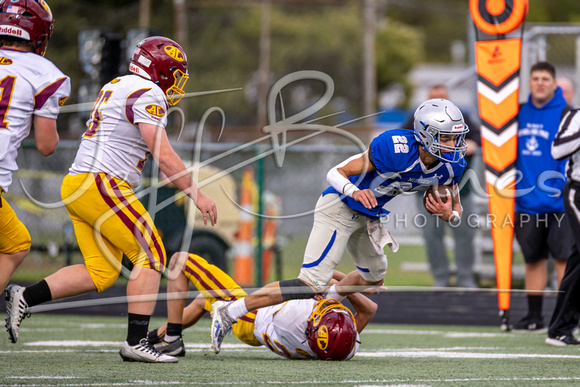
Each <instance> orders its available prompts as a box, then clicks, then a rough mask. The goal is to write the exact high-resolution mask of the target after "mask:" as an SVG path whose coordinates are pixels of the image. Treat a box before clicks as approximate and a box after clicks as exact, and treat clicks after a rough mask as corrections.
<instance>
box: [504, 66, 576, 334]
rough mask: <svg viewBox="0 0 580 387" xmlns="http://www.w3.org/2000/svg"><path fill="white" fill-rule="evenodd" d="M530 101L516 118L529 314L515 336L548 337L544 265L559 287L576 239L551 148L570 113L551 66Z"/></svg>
mask: <svg viewBox="0 0 580 387" xmlns="http://www.w3.org/2000/svg"><path fill="white" fill-rule="evenodd" d="M529 84H530V96H529V98H528V101H527V102H526V103H525V104H523V105H522V106H521V107H520V111H519V114H518V122H519V126H518V128H519V129H518V155H517V161H516V164H517V170H518V180H517V183H516V189H517V192H518V194H517V196H516V213H515V220H514V226H515V230H514V231H515V235H516V239H517V241H518V243H519V244H520V247H521V249H522V253H523V255H524V259H525V261H526V267H525V287H526V290H527V299H528V314H527V315H526V316H524V317H523V318H522V319H521V320H520V321H519V322H518V323H517V324H516V325H515V326H514V327H513V330H514V331H516V332H517V331H523V332H538V333H543V332H546V330H547V329H546V327H545V325H544V321H543V317H542V303H543V291H544V289H545V287H546V283H547V268H546V260H547V258H548V257H549V256H550V255H551V256H552V257H553V258H554V259H555V266H556V273H557V280H558V285H559V284H560V281H561V280H562V276H563V275H564V270H565V269H566V261H567V259H568V258H569V257H570V256H572V253H573V246H574V237H573V234H572V230H571V228H570V224H569V222H568V219H567V218H566V214H565V212H564V211H565V209H564V201H563V200H562V192H563V191H564V186H565V184H566V178H565V165H566V160H555V159H554V158H553V157H552V155H551V146H552V142H553V141H554V138H555V136H556V134H557V133H558V126H559V125H560V120H561V118H562V116H563V115H564V114H565V113H566V112H567V111H568V110H569V109H570V108H569V107H568V106H567V103H566V100H565V99H564V97H563V95H562V89H561V88H559V87H558V85H557V83H556V70H555V68H554V66H552V65H551V64H550V63H548V62H538V63H536V64H534V65H533V66H532V68H531V71H530V78H529Z"/></svg>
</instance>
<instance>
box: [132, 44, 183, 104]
mask: <svg viewBox="0 0 580 387" xmlns="http://www.w3.org/2000/svg"><path fill="white" fill-rule="evenodd" d="M129 71H131V72H132V73H134V74H137V75H139V76H141V77H143V78H145V79H149V80H150V81H152V82H153V83H155V84H156V85H157V86H159V87H160V88H161V90H163V92H164V93H165V94H166V95H167V102H168V103H169V104H170V105H175V104H177V103H178V102H179V101H180V100H181V98H183V95H184V94H185V92H184V91H183V88H184V87H185V83H186V82H187V79H188V78H189V76H188V75H187V56H185V51H183V48H181V46H180V45H179V44H177V43H176V42H174V41H173V40H171V39H168V38H165V37H163V36H152V37H149V38H146V39H143V40H142V41H141V42H139V44H137V48H135V52H134V53H133V57H132V58H131V64H130V65H129Z"/></svg>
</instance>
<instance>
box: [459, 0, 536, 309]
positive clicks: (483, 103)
mask: <svg viewBox="0 0 580 387" xmlns="http://www.w3.org/2000/svg"><path fill="white" fill-rule="evenodd" d="M527 10H528V2H527V0H520V1H518V0H470V11H471V15H472V17H473V21H474V22H475V25H476V28H478V29H479V30H481V31H483V32H485V33H487V34H491V35H494V34H495V35H503V34H506V33H508V32H511V31H513V30H515V29H516V28H518V27H519V26H520V25H521V24H522V23H523V20H524V17H525V14H526V13H527ZM502 37H503V36H502ZM521 47H522V41H521V39H519V38H515V39H503V38H502V39H499V37H498V39H493V40H485V41H477V42H476V43H475V61H476V69H477V93H478V100H479V116H480V118H481V145H482V149H483V161H484V162H485V165H486V172H485V178H486V183H487V192H488V195H489V217H488V219H487V222H488V223H489V225H490V227H491V236H492V240H493V252H494V258H495V267H496V279H497V287H498V289H505V291H501V290H500V291H499V292H498V302H499V308H500V309H501V310H508V309H509V306H510V293H509V289H510V288H511V271H512V256H513V251H512V244H513V235H514V229H513V219H514V209H515V197H514V193H515V191H514V189H515V179H516V157H517V134H518V121H517V115H518V109H519V99H518V94H519V85H520V84H519V81H520V80H519V72H520V66H521V61H520V55H521Z"/></svg>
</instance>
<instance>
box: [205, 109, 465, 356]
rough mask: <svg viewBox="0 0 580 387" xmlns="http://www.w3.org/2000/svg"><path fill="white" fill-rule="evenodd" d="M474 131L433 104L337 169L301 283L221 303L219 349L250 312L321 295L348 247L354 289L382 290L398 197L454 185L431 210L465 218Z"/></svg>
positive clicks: (215, 316)
mask: <svg viewBox="0 0 580 387" xmlns="http://www.w3.org/2000/svg"><path fill="white" fill-rule="evenodd" d="M468 131H469V129H468V128H467V126H466V125H465V122H464V121H463V115H462V114H461V112H460V111H459V109H458V108H457V106H455V105H454V104H453V103H451V102H449V101H447V100H445V99H430V100H428V101H425V102H423V103H422V104H421V105H420V106H419V107H418V108H417V110H416V111H415V130H414V132H413V131H410V130H406V129H398V130H389V131H386V132H384V133H382V134H380V135H379V136H377V137H376V138H375V139H374V140H373V141H372V142H371V145H370V147H369V149H368V150H367V151H365V152H363V153H361V154H358V155H355V156H352V157H351V158H349V159H347V160H345V161H344V162H342V163H341V164H339V165H337V166H335V167H334V168H332V169H331V170H330V171H329V172H328V174H327V180H328V182H329V183H330V184H331V186H330V187H329V188H328V189H326V190H325V191H324V192H323V193H322V196H321V197H320V199H319V200H318V203H317V204H316V208H315V211H314V225H313V226H312V231H311V233H310V237H309V238H308V243H307V244H306V250H305V252H304V259H303V264H302V268H301V269H300V274H299V275H298V278H297V279H294V280H286V281H280V282H276V283H273V284H270V285H267V286H266V287H264V288H262V289H260V290H258V291H257V292H255V293H253V294H251V295H249V296H248V297H245V298H244V299H242V300H237V301H233V302H223V301H222V302H216V303H215V304H214V305H213V309H212V325H211V331H212V345H213V347H214V351H215V352H216V353H218V352H219V351H220V345H221V341H222V340H223V338H224V336H225V335H226V334H227V333H228V332H229V331H230V330H231V329H232V324H234V323H235V322H236V321H238V319H239V318H240V317H241V316H243V315H245V314H246V313H248V311H250V310H254V309H257V308H262V307H265V306H269V305H274V304H277V303H280V302H283V301H288V300H292V299H304V298H312V297H313V296H314V295H315V294H317V293H320V292H322V291H323V290H324V289H325V288H326V286H327V285H328V283H329V282H330V280H331V278H332V275H333V272H334V269H335V268H336V265H338V263H339V262H340V260H341V259H342V257H343V255H344V253H345V250H348V253H349V255H350V257H351V258H352V260H353V262H354V264H355V265H356V268H357V270H358V272H359V276H358V280H359V282H358V283H355V284H353V285H356V286H362V287H369V286H376V287H378V286H381V285H382V284H383V280H384V277H385V274H386V272H387V256H386V255H385V252H384V247H385V246H386V245H389V246H390V247H391V249H392V250H393V251H397V249H398V244H397V242H396V241H395V240H394V239H393V237H392V236H391V234H390V232H389V231H388V230H387V227H385V225H384V224H383V222H382V221H381V218H382V217H383V216H386V215H387V214H388V213H389V211H388V209H387V208H385V207H386V205H387V204H390V201H391V200H392V199H393V198H395V197H396V196H397V195H399V194H402V193H404V192H412V191H424V190H425V189H426V188H428V187H430V186H433V185H445V186H448V187H449V189H450V190H452V191H453V192H454V193H455V198H456V200H446V201H445V202H443V200H441V197H440V196H437V195H428V200H427V202H426V205H425V206H426V208H427V210H429V211H430V212H431V213H433V214H437V216H439V217H441V219H442V220H444V221H447V222H449V221H451V222H458V221H460V219H461V214H462V208H461V202H460V199H459V191H458V189H457V183H458V182H459V179H460V178H461V174H462V173H463V168H464V166H465V160H464V159H463V157H464V155H465V152H466V150H467V145H466V143H465V134H466V133H467V132H468Z"/></svg>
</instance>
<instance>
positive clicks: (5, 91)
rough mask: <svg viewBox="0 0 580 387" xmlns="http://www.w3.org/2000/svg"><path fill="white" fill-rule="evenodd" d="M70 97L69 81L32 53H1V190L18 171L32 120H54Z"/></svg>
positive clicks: (8, 50) (47, 61) (44, 60)
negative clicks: (23, 142)
mask: <svg viewBox="0 0 580 387" xmlns="http://www.w3.org/2000/svg"><path fill="white" fill-rule="evenodd" d="M69 95H70V79H69V77H67V76H66V75H64V74H63V73H62V71H60V70H59V69H58V67H56V66H55V65H54V63H52V62H51V61H49V60H48V59H46V58H44V57H42V56H40V55H37V54H35V53H32V52H22V51H16V50H11V49H8V48H2V49H0V118H1V119H0V188H2V189H3V190H4V191H7V190H8V187H10V184H11V183H12V173H13V172H14V171H16V170H18V165H17V164H16V156H17V155H18V148H20V144H21V143H22V140H24V139H25V138H26V137H27V136H28V135H29V134H30V127H31V126H32V116H33V115H36V116H39V117H44V118H50V119H54V120H55V119H56V118H57V116H58V113H59V111H60V106H62V105H63V104H64V102H65V101H66V99H67V98H68V96H69Z"/></svg>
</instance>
